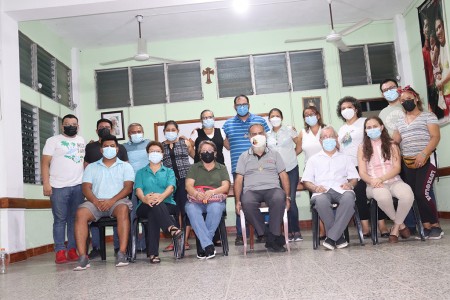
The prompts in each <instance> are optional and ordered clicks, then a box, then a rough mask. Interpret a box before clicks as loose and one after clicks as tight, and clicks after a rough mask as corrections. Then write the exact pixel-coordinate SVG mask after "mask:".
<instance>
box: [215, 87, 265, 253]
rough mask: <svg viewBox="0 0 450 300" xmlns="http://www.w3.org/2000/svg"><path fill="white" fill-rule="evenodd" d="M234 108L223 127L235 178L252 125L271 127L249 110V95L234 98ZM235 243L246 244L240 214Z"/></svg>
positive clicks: (246, 148)
mask: <svg viewBox="0 0 450 300" xmlns="http://www.w3.org/2000/svg"><path fill="white" fill-rule="evenodd" d="M234 109H235V110H236V113H237V115H236V116H234V117H232V118H230V119H228V120H227V121H226V122H225V124H223V127H222V129H223V131H224V132H225V134H226V136H227V138H226V140H225V142H224V143H225V144H226V143H229V145H230V152H231V153H230V154H231V172H232V173H233V178H236V165H237V161H238V159H239V156H240V155H241V154H242V153H243V152H245V151H247V150H248V149H249V148H250V147H251V146H252V145H251V143H250V139H249V137H248V129H249V128H250V125H252V124H255V123H260V124H262V125H263V127H264V131H265V132H268V131H269V130H270V129H269V126H267V123H266V120H264V118H262V117H260V116H258V115H254V114H252V113H250V112H249V109H250V101H249V100H248V97H247V96H245V95H239V96H237V97H236V98H234ZM234 244H235V245H236V246H238V245H243V244H244V242H243V240H242V232H241V218H240V217H239V215H237V216H236V240H235V242H234Z"/></svg>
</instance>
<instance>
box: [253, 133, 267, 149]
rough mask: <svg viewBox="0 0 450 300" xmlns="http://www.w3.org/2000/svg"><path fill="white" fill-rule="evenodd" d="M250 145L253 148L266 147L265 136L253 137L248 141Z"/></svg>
mask: <svg viewBox="0 0 450 300" xmlns="http://www.w3.org/2000/svg"><path fill="white" fill-rule="evenodd" d="M250 143H252V147H254V148H262V147H265V146H266V136H265V135H260V134H258V135H255V136H254V137H252V138H251V139H250Z"/></svg>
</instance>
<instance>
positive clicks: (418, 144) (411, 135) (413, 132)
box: [397, 111, 438, 156]
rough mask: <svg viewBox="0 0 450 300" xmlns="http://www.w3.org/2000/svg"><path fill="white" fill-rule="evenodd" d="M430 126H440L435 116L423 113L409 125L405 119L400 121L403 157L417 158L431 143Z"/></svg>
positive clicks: (399, 129)
mask: <svg viewBox="0 0 450 300" xmlns="http://www.w3.org/2000/svg"><path fill="white" fill-rule="evenodd" d="M428 124H438V119H437V117H436V115H435V114H433V113H430V112H427V111H423V112H422V113H421V114H420V115H418V116H417V118H415V119H414V121H412V122H411V123H410V124H409V125H408V124H407V123H406V119H405V117H403V118H401V119H399V121H398V123H397V130H398V132H399V133H400V136H401V137H402V141H401V142H400V149H401V150H402V155H403V156H416V155H417V154H419V153H420V152H421V151H423V149H425V147H426V146H427V145H428V143H429V142H430V132H429V131H428Z"/></svg>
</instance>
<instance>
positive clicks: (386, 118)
mask: <svg viewBox="0 0 450 300" xmlns="http://www.w3.org/2000/svg"><path fill="white" fill-rule="evenodd" d="M378 116H379V117H380V119H381V121H383V123H384V126H386V129H387V130H388V132H389V135H390V136H391V137H392V135H393V134H394V130H395V129H396V128H397V123H398V120H399V119H400V118H403V117H404V116H405V113H404V112H403V107H402V105H401V104H400V103H397V104H394V105H388V106H386V107H385V108H383V109H382V110H381V111H380V114H379V115H378Z"/></svg>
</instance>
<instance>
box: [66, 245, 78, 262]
mask: <svg viewBox="0 0 450 300" xmlns="http://www.w3.org/2000/svg"><path fill="white" fill-rule="evenodd" d="M67 259H68V260H69V261H77V260H78V254H77V250H76V249H75V248H72V249H69V251H67Z"/></svg>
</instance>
